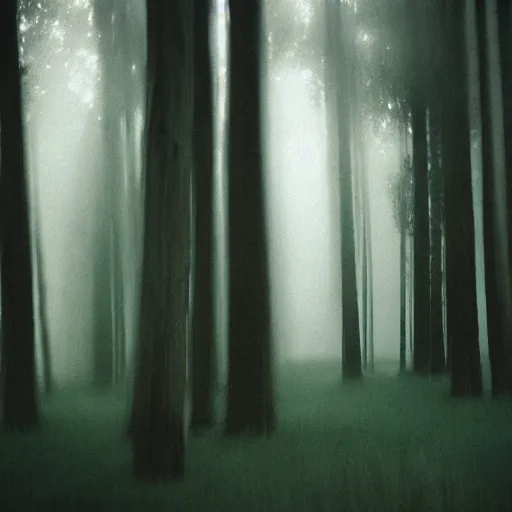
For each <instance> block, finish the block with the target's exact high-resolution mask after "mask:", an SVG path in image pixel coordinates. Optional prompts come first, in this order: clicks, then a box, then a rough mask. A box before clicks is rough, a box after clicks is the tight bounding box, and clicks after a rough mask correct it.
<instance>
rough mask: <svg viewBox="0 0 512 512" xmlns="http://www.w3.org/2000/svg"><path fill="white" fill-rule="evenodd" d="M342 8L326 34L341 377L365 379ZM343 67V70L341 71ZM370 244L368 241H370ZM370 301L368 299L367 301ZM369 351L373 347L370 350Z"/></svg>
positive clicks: (334, 11)
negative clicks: (332, 83) (334, 128)
mask: <svg viewBox="0 0 512 512" xmlns="http://www.w3.org/2000/svg"><path fill="white" fill-rule="evenodd" d="M341 8H342V7H341V6H339V5H336V4H335V3H333V2H331V1H330V0H328V3H327V11H326V14H327V22H328V23H327V30H329V31H330V34H328V37H331V38H332V48H333V50H334V52H333V54H331V55H328V59H329V60H328V62H327V65H328V66H329V65H330V66H334V69H335V73H336V75H335V76H336V84H337V86H336V87H337V88H336V91H337V94H336V118H337V122H338V169H339V176H340V207H341V212H340V213H341V244H342V250H341V296H342V298H341V302H342V340H341V342H342V345H341V347H342V377H343V379H354V378H361V377H362V368H361V339H360V331H359V308H358V303H357V285H356V258H355V246H354V212H353V202H352V161H351V154H350V122H349V116H350V103H349V102H350V98H352V97H353V86H354V68H353V62H352V57H353V56H352V55H351V54H350V50H349V48H347V41H348V40H349V39H348V38H345V37H343V34H342V30H341ZM342 66H343V67H342ZM367 241H368V240H367ZM366 299H367V298H366V297H365V298H364V300H366ZM369 348H370V347H369Z"/></svg>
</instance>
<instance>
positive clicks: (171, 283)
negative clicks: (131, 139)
mask: <svg viewBox="0 0 512 512" xmlns="http://www.w3.org/2000/svg"><path fill="white" fill-rule="evenodd" d="M192 9H193V2H190V0H172V1H171V0H148V1H147V23H148V33H147V37H148V63H147V66H148V68H147V109H146V112H147V118H146V127H145V145H146V147H145V173H146V176H145V195H146V199H145V232H144V252H143V254H144V256H143V274H142V289H141V302H140V308H141V310H140V327H139V339H138V347H137V348H138V354H137V361H136V375H135V388H134V396H133V401H134V403H133V445H134V471H135V474H136V476H137V477H138V478H141V479H150V480H161V479H169V478H177V477H182V476H183V474H184V464H185V429H186V425H185V423H186V422H185V397H186V357H187V354H186V352H187V336H188V331H189V329H188V310H189V272H190V173H191V167H192V114H193V94H192V90H193V83H192V82H193V75H192V73H193V63H192V55H193V50H192V49H193V40H192V38H193V31H192Z"/></svg>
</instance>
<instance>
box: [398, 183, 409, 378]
mask: <svg viewBox="0 0 512 512" xmlns="http://www.w3.org/2000/svg"><path fill="white" fill-rule="evenodd" d="M399 194H400V198H399V208H400V213H399V228H400V372H401V373H403V372H405V362H406V347H407V339H406V338H407V333H406V308H405V303H406V300H407V298H406V293H407V288H406V272H407V266H406V259H407V252H406V237H407V229H406V216H407V204H406V195H405V186H404V180H403V179H400V190H399Z"/></svg>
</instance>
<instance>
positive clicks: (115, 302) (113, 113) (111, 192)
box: [94, 0, 130, 384]
mask: <svg viewBox="0 0 512 512" xmlns="http://www.w3.org/2000/svg"><path fill="white" fill-rule="evenodd" d="M126 9H127V6H126V3H125V2H120V1H118V0H96V2H95V6H94V14H95V22H96V26H97V27H98V30H99V33H100V35H101V37H100V51H99V53H100V63H101V68H102V79H101V84H102V92H103V94H102V99H103V130H104V140H105V144H104V162H105V166H104V180H103V181H102V182H100V185H99V186H100V187H104V188H105V192H103V193H104V194H105V195H104V200H105V202H104V207H103V209H102V210H100V211H103V213H104V214H105V217H104V218H102V219H100V221H99V222H100V224H101V226H102V227H103V229H105V230H106V231H107V233H108V235H107V236H108V242H107V243H108V249H107V250H106V251H105V252H103V251H101V252H98V253H97V258H98V259H99V261H98V265H105V269H104V270H103V271H102V274H103V275H102V277H103V278H106V279H107V280H106V281H100V283H99V285H98V286H97V294H103V293H104V291H105V288H106V286H108V284H107V283H109V285H110V292H109V294H108V295H109V296H108V299H109V300H110V303H109V304H107V302H106V301H104V300H103V298H98V297H95V301H96V302H97V303H102V305H103V306H105V307H108V309H109V311H110V317H111V318H110V321H109V323H110V327H111V334H110V336H105V335H106V333H107V331H106V329H107V328H106V326H104V327H103V336H104V337H103V338H102V339H101V340H96V343H97V344H98V348H100V347H101V348H100V350H104V351H106V352H108V353H109V354H110V357H111V358H112V363H111V369H110V382H109V380H108V379H107V378H106V375H103V376H99V379H100V381H99V383H101V384H117V383H119V382H122V381H123V378H124V375H125V371H126V320H125V285H124V278H123V277H124V275H123V274H124V272H123V270H124V268H123V267H124V266H123V252H122V248H123V234H124V232H123V230H122V227H123V224H122V222H123V218H122V215H121V211H122V207H123V200H124V197H123V193H124V186H123V181H122V179H121V177H122V173H123V162H124V157H125V156H127V155H123V153H122V152H123V150H125V151H126V148H125V147H123V144H122V132H121V127H122V120H123V119H125V117H126V108H127V104H126V103H127V101H126V98H127V96H128V94H127V89H129V87H130V83H129V81H128V80H126V79H125V78H126V77H127V70H126V67H127V66H128V63H127V60H126V58H125V51H126V50H125V47H124V44H125V42H126V37H123V36H124V34H125V32H126V24H127V13H126ZM107 261H108V263H107ZM107 269H108V270H107ZM107 273H108V276H107ZM107 315H108V313H107V312H105V313H103V314H101V316H103V317H104V318H105V320H106V317H107ZM98 334H99V333H98ZM107 344H111V345H112V347H111V348H108V347H107ZM106 357H107V354H105V359H106Z"/></svg>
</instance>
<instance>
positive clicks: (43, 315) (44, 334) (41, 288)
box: [33, 212, 53, 393]
mask: <svg viewBox="0 0 512 512" xmlns="http://www.w3.org/2000/svg"><path fill="white" fill-rule="evenodd" d="M38 213H39V212H38ZM38 225H39V222H37V223H36V226H38ZM33 240H34V245H35V248H34V249H35V250H34V255H35V258H36V265H35V272H36V282H37V290H38V295H39V300H38V302H37V307H38V309H39V322H40V325H39V328H40V333H39V335H40V336H41V353H42V354H41V355H42V373H43V386H44V391H45V393H50V392H51V391H52V388H53V379H52V363H51V353H50V332H49V329H48V313H47V306H46V281H45V278H44V259H43V250H42V247H41V230H40V228H37V227H36V230H35V233H34V237H33Z"/></svg>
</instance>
